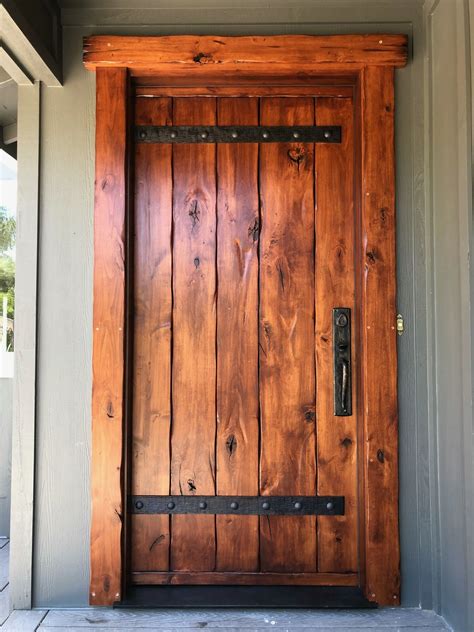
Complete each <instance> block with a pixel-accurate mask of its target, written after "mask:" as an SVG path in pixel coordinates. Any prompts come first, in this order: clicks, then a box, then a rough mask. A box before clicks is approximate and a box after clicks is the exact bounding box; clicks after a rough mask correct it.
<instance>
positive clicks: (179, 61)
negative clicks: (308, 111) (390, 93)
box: [84, 34, 407, 81]
mask: <svg viewBox="0 0 474 632" xmlns="http://www.w3.org/2000/svg"><path fill="white" fill-rule="evenodd" d="M406 59H407V38H406V36H405V35H388V34H383V35H373V34H371V35H323V36H313V35H273V36H260V37H259V36H251V37H248V36H242V37H220V36H219V37H216V36H195V35H171V36H169V35H168V36H166V35H165V36H157V37H141V36H138V37H134V36H117V35H116V36H109V35H95V36H91V37H87V38H85V40H84V63H85V65H86V67H87V68H88V69H91V70H93V69H94V68H97V67H101V66H107V67H110V66H113V65H115V66H122V67H124V66H125V67H128V68H129V69H130V72H131V74H132V75H140V74H141V75H146V74H158V75H160V74H164V75H170V74H171V75H175V76H176V75H186V74H189V73H192V76H193V77H194V78H195V80H196V81H198V80H202V79H203V78H205V77H207V76H208V77H212V79H213V80H216V79H217V78H218V77H219V75H224V74H232V75H233V76H234V81H235V80H236V79H237V78H238V77H239V76H243V75H246V74H247V75H261V76H263V75H267V76H268V75H270V76H271V75H273V74H275V73H280V74H285V73H287V74H292V73H294V71H295V69H296V68H297V69H298V72H300V73H304V72H306V71H308V70H314V69H315V67H317V68H320V69H321V70H323V71H324V70H326V71H327V70H329V69H333V70H340V71H344V70H345V71H346V72H347V71H352V70H357V69H358V68H362V67H363V66H365V65H367V64H377V65H386V66H404V65H405V63H406Z"/></svg>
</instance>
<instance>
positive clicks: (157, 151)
mask: <svg viewBox="0 0 474 632" xmlns="http://www.w3.org/2000/svg"><path fill="white" fill-rule="evenodd" d="M171 114H172V109H171V99H169V98H161V99H158V98H157V99H150V98H147V99H137V100H136V104H135V122H136V124H137V125H170V124H171ZM171 152H172V146H171V145H161V144H147V143H138V144H137V145H136V150H135V213H134V215H135V242H136V243H135V249H134V251H135V266H134V276H135V284H134V285H135V287H134V308H135V309H134V373H133V375H134V386H133V428H132V440H133V448H132V459H131V460H132V494H137V495H141V494H165V495H166V494H169V491H170V471H169V470H170V445H169V439H170V422H171V316H172V314H171V310H172V295H171V216H172V179H171ZM131 529H132V533H131V546H132V549H131V566H132V571H152V570H168V568H169V517H168V516H163V515H155V516H145V515H143V516H139V515H134V516H132V525H131Z"/></svg>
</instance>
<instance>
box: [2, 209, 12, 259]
mask: <svg viewBox="0 0 474 632" xmlns="http://www.w3.org/2000/svg"><path fill="white" fill-rule="evenodd" d="M15 232H16V221H15V218H14V217H9V216H8V214H7V209H6V208H5V207H4V206H0V255H2V254H3V253H5V252H6V251H7V250H10V249H11V248H13V246H14V245H15Z"/></svg>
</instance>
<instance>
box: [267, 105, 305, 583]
mask: <svg viewBox="0 0 474 632" xmlns="http://www.w3.org/2000/svg"><path fill="white" fill-rule="evenodd" d="M313 122H314V99H311V98H299V99H292V98H281V99H280V98H272V99H266V98H263V99H262V100H261V104H260V123H261V124H262V125H298V124H299V125H311V124H312V123H313ZM260 200H261V210H260V212H261V221H262V230H261V234H260V314H259V318H260V335H259V345H260V356H259V366H260V410H261V414H260V432H261V454H260V493H261V494H262V495H279V494H280V495H287V494H305V495H313V494H315V493H316V456H315V351H314V246H315V235H314V145H313V144H302V143H277V144H271V145H270V144H269V145H261V146H260ZM260 570H262V571H278V572H282V571H285V572H288V571H298V572H304V571H306V572H311V571H315V570H316V518H315V517H314V516H304V517H292V516H265V517H263V516H262V517H261V518H260Z"/></svg>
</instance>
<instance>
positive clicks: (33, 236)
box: [10, 82, 40, 609]
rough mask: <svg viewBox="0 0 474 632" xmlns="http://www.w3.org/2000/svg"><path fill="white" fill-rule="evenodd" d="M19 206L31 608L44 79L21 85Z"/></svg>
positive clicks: (25, 541)
mask: <svg viewBox="0 0 474 632" xmlns="http://www.w3.org/2000/svg"><path fill="white" fill-rule="evenodd" d="M18 133H19V137H18V208H17V217H18V222H17V239H16V262H17V264H16V278H15V285H16V305H15V376H14V384H13V426H12V483H11V485H12V488H11V498H12V506H11V536H10V537H11V541H10V551H11V553H10V560H11V562H10V595H11V604H12V607H13V608H15V609H25V608H31V603H32V594H31V591H32V554H33V509H34V472H35V421H36V419H35V417H36V306H37V301H36V296H37V268H38V239H37V238H38V182H39V138H40V84H39V82H37V83H36V84H34V85H32V86H28V85H25V86H18Z"/></svg>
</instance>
